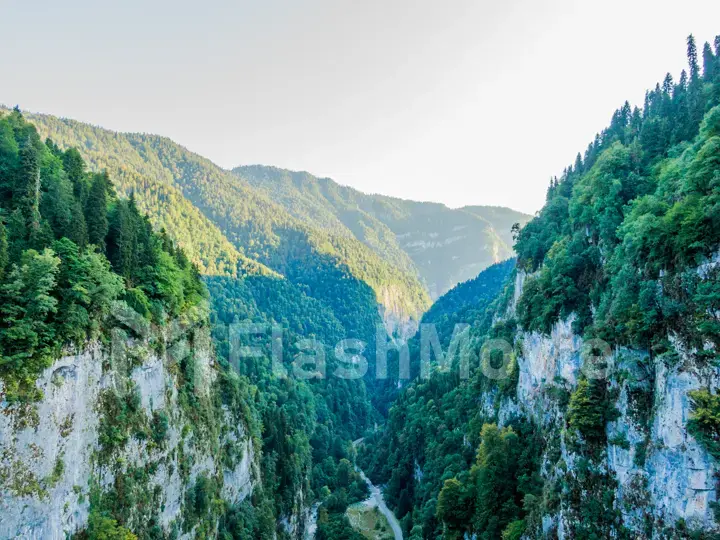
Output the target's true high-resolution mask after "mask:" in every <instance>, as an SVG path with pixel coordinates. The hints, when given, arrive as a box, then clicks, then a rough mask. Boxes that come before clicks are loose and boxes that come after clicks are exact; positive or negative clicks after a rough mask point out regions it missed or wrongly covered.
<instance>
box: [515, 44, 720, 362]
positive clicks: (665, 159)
mask: <svg viewBox="0 0 720 540" xmlns="http://www.w3.org/2000/svg"><path fill="white" fill-rule="evenodd" d="M688 60H689V65H690V67H689V73H688V72H686V71H683V72H682V74H681V76H680V79H679V80H678V81H677V82H674V80H673V77H672V76H671V75H670V74H668V75H667V76H666V77H665V79H664V81H663V83H662V85H660V84H658V85H657V86H656V87H655V89H654V90H652V91H650V92H648V93H647V94H646V98H645V106H644V107H643V109H642V110H640V109H638V108H637V107H636V108H634V109H631V108H630V105H629V104H628V103H627V102H626V103H625V105H623V107H622V108H620V109H618V110H617V111H616V112H615V113H614V114H613V117H612V122H611V123H610V126H609V127H608V128H607V129H605V130H604V131H603V132H602V133H601V134H599V135H598V136H597V137H596V138H595V140H594V141H593V142H592V143H591V144H590V145H589V147H588V149H587V150H586V152H585V155H584V156H581V155H580V154H578V156H577V159H576V161H575V164H574V165H572V166H570V167H568V168H567V169H566V170H565V172H564V174H563V175H562V177H561V178H559V179H553V181H552V182H551V185H550V188H549V189H548V195H547V202H546V204H545V207H544V208H543V209H542V211H541V212H540V215H539V216H538V217H537V218H536V219H535V220H533V221H532V222H530V223H529V224H528V225H527V226H526V227H525V228H524V229H523V230H522V231H521V232H520V234H519V237H518V241H517V244H516V246H515V248H516V250H517V253H518V266H519V267H520V268H522V269H523V270H525V271H527V272H533V273H534V272H536V274H533V276H532V277H531V278H530V279H529V280H528V282H527V284H526V287H525V290H524V293H523V295H522V297H521V299H520V303H519V306H518V314H519V319H520V323H521V324H522V326H523V327H524V328H526V329H528V330H540V331H544V332H547V331H549V329H550V327H551V326H552V324H554V323H555V322H556V321H557V320H558V319H560V318H564V317H567V316H569V315H570V314H571V313H574V314H575V315H576V316H577V318H576V321H575V327H576V329H577V330H578V332H581V333H582V332H584V333H585V335H586V336H588V337H600V338H602V339H605V340H606V341H608V342H614V343H620V344H625V345H633V346H637V347H641V348H646V349H649V350H650V353H651V354H652V355H654V356H657V355H660V354H663V353H664V352H666V351H669V350H670V349H671V347H670V346H669V344H668V341H667V336H668V333H669V331H673V332H676V333H678V335H680V336H681V337H682V338H683V339H684V340H685V341H686V343H687V344H688V345H689V346H690V347H698V349H699V350H700V351H701V352H700V353H699V354H700V355H701V356H702V355H703V354H704V353H702V351H703V350H705V346H704V344H707V343H714V344H715V349H716V350H717V346H718V345H719V344H720V333H719V332H718V330H719V328H718V325H717V320H716V318H715V317H714V314H715V313H717V309H718V305H719V304H718V303H719V302H720V289H718V285H717V283H718V280H717V279H716V278H715V279H707V277H708V276H701V275H699V274H698V272H696V271H695V267H697V266H698V265H701V264H702V263H703V262H704V261H706V260H707V258H708V257H710V256H712V255H713V253H715V252H716V251H717V249H718V244H719V242H720V107H718V105H719V104H720V39H716V40H715V52H714V53H713V50H712V48H711V47H710V45H709V44H707V43H706V44H705V46H704V47H703V53H702V62H703V68H702V70H701V69H700V66H699V63H698V62H699V61H698V53H697V49H696V45H695V41H694V39H693V38H692V36H690V37H689V38H688ZM713 272H716V271H713ZM711 355H712V353H711Z"/></svg>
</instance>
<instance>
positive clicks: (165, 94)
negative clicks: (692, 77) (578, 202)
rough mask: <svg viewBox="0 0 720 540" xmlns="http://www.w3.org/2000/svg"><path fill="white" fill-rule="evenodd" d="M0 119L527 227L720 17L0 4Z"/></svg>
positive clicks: (688, 10)
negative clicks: (505, 218)
mask: <svg viewBox="0 0 720 540" xmlns="http://www.w3.org/2000/svg"><path fill="white" fill-rule="evenodd" d="M0 14H2V18H1V19H0V20H1V21H2V22H1V23H0V24H1V25H2V26H1V27H2V31H1V32H0V42H1V43H2V54H0V103H4V104H5V105H9V106H14V105H16V104H18V105H20V107H21V108H23V109H25V110H30V111H34V112H45V113H49V114H54V115H57V116H63V117H68V118H74V119H77V120H81V121H84V122H89V123H92V124H96V125H100V126H102V127H105V128H108V129H113V130H116V131H132V132H147V133H155V134H160V135H164V136H167V137H170V138H171V139H173V140H175V141H176V142H178V143H180V144H182V145H184V146H186V147H187V148H189V149H190V150H192V151H194V152H197V153H199V154H201V155H203V156H205V157H208V158H210V159H211V160H213V161H214V162H215V163H217V164H219V165H221V166H223V167H226V168H230V167H233V166H236V165H249V164H257V163H260V164H265V165H275V166H278V167H284V168H289V169H293V170H307V171H309V172H311V173H313V174H315V175H317V176H329V177H331V178H333V179H334V180H336V181H337V182H339V183H341V184H346V185H351V186H353V187H355V188H357V189H360V190H362V191H365V192H370V193H382V194H387V195H392V196H397V197H402V198H408V199H415V200H428V201H437V202H443V203H445V204H447V205H448V206H452V207H459V206H463V205H466V204H473V205H475V204H488V205H501V206H508V207H511V208H515V209H517V210H521V211H525V212H528V213H534V212H535V211H537V210H539V209H540V208H541V207H542V205H543V202H544V198H545V192H546V189H547V185H548V182H549V178H550V177H551V176H552V175H559V174H560V173H561V172H562V170H563V168H564V167H565V166H567V165H569V164H571V163H572V162H573V161H574V159H575V155H576V154H577V152H578V151H583V152H584V150H585V148H586V146H587V144H588V143H589V142H590V141H591V140H592V138H593V137H594V135H595V133H596V132H598V131H600V130H602V128H604V127H605V126H606V125H607V124H608V123H609V120H610V117H611V115H612V112H613V111H614V110H615V109H616V108H617V107H619V106H620V105H622V103H623V102H624V101H625V100H626V99H627V100H629V101H630V103H631V104H633V105H634V104H637V105H642V100H643V96H644V93H645V90H646V89H647V88H650V87H653V86H654V85H655V82H657V81H660V80H662V78H663V76H664V74H665V73H666V72H667V71H670V72H671V73H673V74H674V75H675V76H676V78H677V76H678V75H679V73H680V70H681V69H683V68H684V67H685V66H686V58H685V38H686V36H687V35H688V34H690V33H693V34H694V35H695V37H696V39H697V40H698V48H699V49H700V50H702V43H703V42H704V41H710V42H712V40H713V38H714V36H715V35H716V34H720V2H717V1H716V0H704V1H697V0H686V1H685V2H677V1H674V2H672V3H670V2H666V1H665V0H653V1H649V0H635V1H632V0H631V1H628V0H622V1H621V0H605V1H603V2H590V1H587V0H552V1H543V0H502V1H497V0H495V1H485V0H253V1H250V0H234V1H231V0H227V1H222V2H221V1H217V0H204V1H202V2H197V1H186V0H174V1H153V0H142V1H140V0H124V1H123V2H99V1H97V0H94V1H84V0H67V1H64V2H57V1H56V0H53V1H48V0H35V1H32V2H30V1H28V0H0Z"/></svg>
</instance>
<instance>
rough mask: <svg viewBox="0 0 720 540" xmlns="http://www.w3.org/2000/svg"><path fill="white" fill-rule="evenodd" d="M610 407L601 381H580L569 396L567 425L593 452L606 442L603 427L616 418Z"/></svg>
mask: <svg viewBox="0 0 720 540" xmlns="http://www.w3.org/2000/svg"><path fill="white" fill-rule="evenodd" d="M618 414H619V413H618V412H617V410H616V409H615V408H614V406H613V405H612V399H611V398H610V395H609V392H608V390H607V382H606V381H605V380H603V379H592V380H588V379H580V381H578V385H577V388H576V389H575V391H574V392H573V393H572V394H571V395H570V402H569V404H568V414H567V418H568V425H569V426H570V428H571V429H574V430H577V432H578V433H580V435H582V438H583V440H584V442H585V443H587V444H588V446H589V447H590V448H591V449H592V451H593V452H596V451H599V449H601V448H602V447H604V445H605V443H606V441H607V435H606V432H605V426H606V424H607V423H608V422H609V421H612V420H614V419H616V418H617V416H618Z"/></svg>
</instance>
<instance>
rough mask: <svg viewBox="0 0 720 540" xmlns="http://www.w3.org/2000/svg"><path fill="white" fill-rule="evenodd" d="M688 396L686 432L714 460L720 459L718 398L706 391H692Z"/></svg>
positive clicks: (719, 406) (719, 404) (719, 405)
mask: <svg viewBox="0 0 720 540" xmlns="http://www.w3.org/2000/svg"><path fill="white" fill-rule="evenodd" d="M689 395H690V399H691V400H692V415H691V416H690V419H689V420H688V423H687V427H688V431H689V432H690V433H691V434H692V436H693V437H695V438H696V439H697V440H698V441H699V442H700V443H701V444H702V445H703V446H704V447H705V448H706V449H707V451H708V452H709V453H710V454H711V455H712V456H713V457H714V458H715V459H720V396H718V395H717V394H711V393H710V392H709V391H708V390H706V389H701V390H693V391H691V392H690V393H689Z"/></svg>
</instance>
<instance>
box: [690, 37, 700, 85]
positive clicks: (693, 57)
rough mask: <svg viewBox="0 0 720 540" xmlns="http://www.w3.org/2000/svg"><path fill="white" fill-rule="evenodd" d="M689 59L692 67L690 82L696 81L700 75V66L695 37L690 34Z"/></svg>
mask: <svg viewBox="0 0 720 540" xmlns="http://www.w3.org/2000/svg"><path fill="white" fill-rule="evenodd" d="M687 58H688V64H689V66H690V80H691V81H694V80H695V79H697V78H698V77H699V75H700V66H699V65H698V54H697V46H696V45H695V37H693V35H692V34H690V35H689V36H688V38H687Z"/></svg>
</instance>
